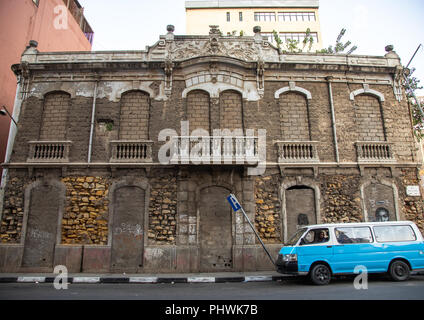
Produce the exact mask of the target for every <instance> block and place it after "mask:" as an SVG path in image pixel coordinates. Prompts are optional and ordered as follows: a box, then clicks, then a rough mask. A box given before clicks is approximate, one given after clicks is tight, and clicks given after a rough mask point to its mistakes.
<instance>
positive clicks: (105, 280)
mask: <svg viewBox="0 0 424 320" xmlns="http://www.w3.org/2000/svg"><path fill="white" fill-rule="evenodd" d="M283 279H284V277H283V276H241V277H240V276H237V277H209V276H199V277H196V276H190V277H143V276H137V277H95V276H94V277H87V276H81V277H78V276H73V277H69V278H68V279H67V281H68V283H73V284H91V283H92V284H96V283H97V284H98V283H102V284H117V283H125V284H128V283H133V284H153V283H158V284H160V283H171V284H175V283H227V282H270V281H281V280H283ZM54 280H55V277H51V276H50V277H44V276H19V277H0V283H53V282H54Z"/></svg>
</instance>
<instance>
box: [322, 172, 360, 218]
mask: <svg viewBox="0 0 424 320" xmlns="http://www.w3.org/2000/svg"><path fill="white" fill-rule="evenodd" d="M321 179H322V180H321V181H322V183H321V187H322V189H321V196H322V199H323V207H322V211H321V212H322V222H323V223H349V222H350V223H352V222H363V221H364V220H363V219H364V217H363V214H362V208H361V195H360V190H359V186H360V182H359V181H360V177H359V176H352V175H328V176H321Z"/></svg>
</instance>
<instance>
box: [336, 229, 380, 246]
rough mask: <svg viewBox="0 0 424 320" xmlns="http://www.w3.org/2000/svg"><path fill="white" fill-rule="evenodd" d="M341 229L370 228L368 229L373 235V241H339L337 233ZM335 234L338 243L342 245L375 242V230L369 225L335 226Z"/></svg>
mask: <svg viewBox="0 0 424 320" xmlns="http://www.w3.org/2000/svg"><path fill="white" fill-rule="evenodd" d="M339 229H368V231H369V233H370V235H371V242H340V241H339V238H338V237H337V233H336V232H337V230H339ZM334 235H335V238H336V241H337V243H338V244H341V245H352V244H370V243H374V242H375V237H374V234H373V230H371V227H369V226H363V227H335V228H334ZM349 239H350V238H349Z"/></svg>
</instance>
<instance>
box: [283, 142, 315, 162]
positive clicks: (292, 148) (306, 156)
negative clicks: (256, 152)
mask: <svg viewBox="0 0 424 320" xmlns="http://www.w3.org/2000/svg"><path fill="white" fill-rule="evenodd" d="M318 143H319V142H316V141H305V142H295V141H277V142H276V145H277V147H278V162H279V163H305V162H307V163H310V162H319V157H318Z"/></svg>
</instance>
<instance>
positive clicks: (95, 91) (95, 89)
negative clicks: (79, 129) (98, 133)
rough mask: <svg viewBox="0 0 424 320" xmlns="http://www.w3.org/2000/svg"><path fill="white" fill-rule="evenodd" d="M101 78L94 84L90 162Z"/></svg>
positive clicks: (89, 149)
mask: <svg viewBox="0 0 424 320" xmlns="http://www.w3.org/2000/svg"><path fill="white" fill-rule="evenodd" d="M98 84H99V80H96V82H95V84H94V93H93V108H92V111H91V127H90V141H89V143H88V160H87V162H88V163H91V152H92V148H93V134H94V122H95V118H96V99H97V87H98Z"/></svg>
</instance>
